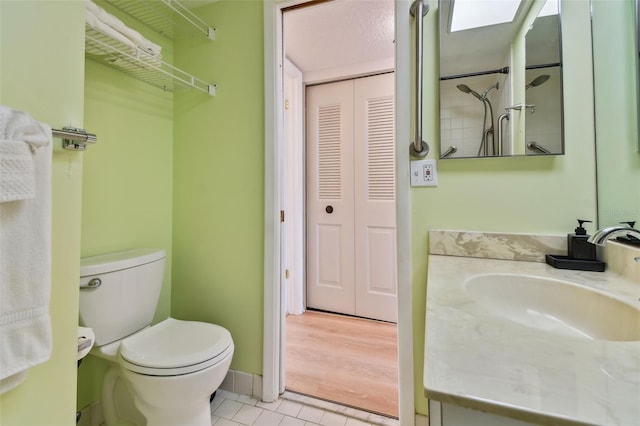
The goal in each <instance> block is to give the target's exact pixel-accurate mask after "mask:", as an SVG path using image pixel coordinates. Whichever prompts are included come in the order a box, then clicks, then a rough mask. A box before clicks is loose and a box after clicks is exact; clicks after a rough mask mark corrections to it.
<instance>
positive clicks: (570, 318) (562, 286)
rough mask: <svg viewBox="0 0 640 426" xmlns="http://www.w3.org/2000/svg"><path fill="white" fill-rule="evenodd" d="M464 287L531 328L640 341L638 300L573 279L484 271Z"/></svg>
mask: <svg viewBox="0 0 640 426" xmlns="http://www.w3.org/2000/svg"><path fill="white" fill-rule="evenodd" d="M465 289H466V291H467V293H468V294H469V295H470V296H471V297H472V298H473V299H474V300H475V301H476V302H478V303H479V304H481V305H482V306H484V307H485V308H487V309H489V310H490V311H491V312H492V313H494V314H496V315H499V316H502V317H505V318H507V319H509V320H512V321H515V322H517V323H520V324H523V325H526V326H529V327H534V328H537V329H540V330H544V331H548V332H552V333H557V334H562V335H568V336H574V337H584V338H588V339H593V340H609V341H637V340H640V302H638V307H633V306H631V305H629V304H627V303H625V302H623V301H620V300H617V299H614V298H613V297H610V296H607V295H605V294H603V293H599V292H597V291H594V290H591V289H589V288H587V287H583V286H581V285H578V284H574V283H571V282H569V281H562V280H555V279H550V278H543V277H537V276H532V275H518V274H484V275H475V276H473V277H470V278H469V279H467V281H466V282H465Z"/></svg>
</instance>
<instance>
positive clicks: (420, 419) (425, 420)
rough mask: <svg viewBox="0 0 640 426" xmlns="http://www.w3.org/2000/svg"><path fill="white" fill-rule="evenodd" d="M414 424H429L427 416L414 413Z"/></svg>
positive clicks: (425, 425) (418, 425) (426, 425)
mask: <svg viewBox="0 0 640 426" xmlns="http://www.w3.org/2000/svg"><path fill="white" fill-rule="evenodd" d="M415 425H416V426H429V417H427V416H425V415H422V414H418V413H416V420H415Z"/></svg>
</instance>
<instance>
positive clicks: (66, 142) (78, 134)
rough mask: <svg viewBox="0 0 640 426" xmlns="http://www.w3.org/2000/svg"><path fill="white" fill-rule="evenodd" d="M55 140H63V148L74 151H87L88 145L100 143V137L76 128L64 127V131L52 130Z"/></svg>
mask: <svg viewBox="0 0 640 426" xmlns="http://www.w3.org/2000/svg"><path fill="white" fill-rule="evenodd" d="M51 134H52V136H53V137H54V138H62V147H63V148H64V149H70V150H74V151H85V150H86V149H87V143H96V142H98V137H97V136H96V135H95V134H93V133H89V132H87V131H86V130H85V129H78V128H76V127H63V128H62V130H58V129H51Z"/></svg>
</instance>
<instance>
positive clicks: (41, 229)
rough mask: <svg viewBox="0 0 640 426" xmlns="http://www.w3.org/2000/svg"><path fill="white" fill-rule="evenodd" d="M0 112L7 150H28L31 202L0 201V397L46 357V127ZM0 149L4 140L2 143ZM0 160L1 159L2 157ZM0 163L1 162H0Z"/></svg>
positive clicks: (48, 183)
mask: <svg viewBox="0 0 640 426" xmlns="http://www.w3.org/2000/svg"><path fill="white" fill-rule="evenodd" d="M0 108H1V112H2V115H1V121H0V135H1V137H2V138H1V140H2V141H11V142H13V143H12V144H8V145H7V146H9V145H11V146H17V145H19V143H22V144H23V145H26V146H28V147H27V150H28V151H29V152H30V155H31V156H32V159H33V170H34V172H35V179H34V182H35V191H34V195H35V197H34V198H31V199H22V200H15V201H8V202H3V203H0V394H1V393H4V392H6V391H8V390H10V389H12V388H14V387H16V386H18V385H19V384H20V383H21V382H22V381H23V380H24V379H25V377H26V371H27V369H29V368H30V367H33V366H34V365H37V364H40V363H42V362H45V361H46V360H48V359H49V357H50V356H51V347H52V343H51V322H50V318H49V295H50V291H51V158H52V146H53V144H52V141H51V128H50V127H49V126H47V125H46V124H42V123H38V122H37V121H35V120H33V119H32V118H31V117H29V116H28V115H27V114H26V113H23V112H19V111H14V110H11V109H9V108H6V107H4V106H2V107H0ZM2 145H4V142H3V143H2ZM3 157H4V155H3ZM0 163H2V161H0Z"/></svg>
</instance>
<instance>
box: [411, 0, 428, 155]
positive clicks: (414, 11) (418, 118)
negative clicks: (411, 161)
mask: <svg viewBox="0 0 640 426" xmlns="http://www.w3.org/2000/svg"><path fill="white" fill-rule="evenodd" d="M410 12H411V15H412V16H414V17H415V18H416V74H415V85H416V97H415V126H416V127H415V139H414V140H413V143H412V144H411V149H410V151H411V155H412V156H414V157H424V156H426V155H427V154H428V153H429V145H428V144H427V143H426V142H425V141H423V140H422V33H423V30H422V20H423V18H424V16H425V15H426V14H427V13H428V12H429V4H428V3H427V0H415V1H414V2H413V4H412V5H411V9H410Z"/></svg>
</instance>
